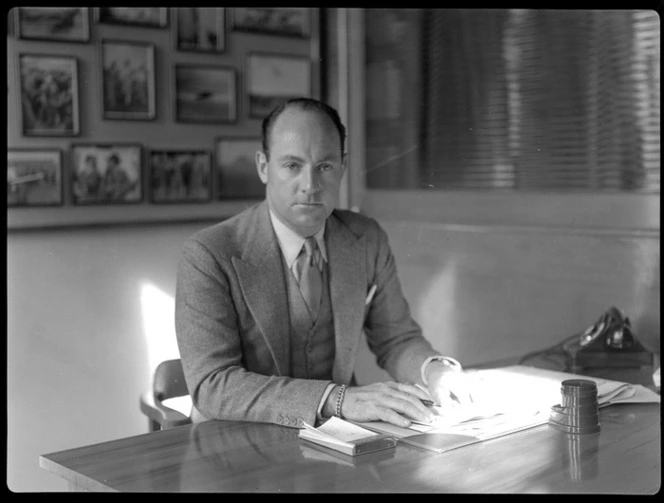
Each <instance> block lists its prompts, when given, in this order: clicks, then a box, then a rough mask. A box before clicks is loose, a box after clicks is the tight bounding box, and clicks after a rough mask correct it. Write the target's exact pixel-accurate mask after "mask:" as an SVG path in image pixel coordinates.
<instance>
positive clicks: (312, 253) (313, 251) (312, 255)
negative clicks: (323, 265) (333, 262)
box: [304, 237, 320, 270]
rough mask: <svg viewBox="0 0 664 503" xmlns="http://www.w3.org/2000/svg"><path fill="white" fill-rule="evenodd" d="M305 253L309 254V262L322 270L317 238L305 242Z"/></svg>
mask: <svg viewBox="0 0 664 503" xmlns="http://www.w3.org/2000/svg"><path fill="white" fill-rule="evenodd" d="M304 252H305V253H306V254H307V262H308V263H309V264H310V265H312V266H313V265H316V267H318V269H319V270H320V260H319V257H320V250H319V249H318V243H317V242H316V238H314V237H310V238H306V239H305V240H304Z"/></svg>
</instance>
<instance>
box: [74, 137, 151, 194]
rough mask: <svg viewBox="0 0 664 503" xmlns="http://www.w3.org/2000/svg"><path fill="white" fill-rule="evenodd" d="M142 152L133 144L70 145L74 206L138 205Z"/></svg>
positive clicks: (140, 186)
mask: <svg viewBox="0 0 664 503" xmlns="http://www.w3.org/2000/svg"><path fill="white" fill-rule="evenodd" d="M142 152H143V150H142V147H141V145H140V144H137V143H116V144H111V143H109V144H83V143H78V144H72V146H71V164H72V169H71V173H72V176H71V184H72V187H71V192H72V196H73V201H74V204H109V203H119V204H127V203H140V202H141V201H142V200H143V183H142V176H141V175H142V166H143V162H142V161H143V159H142Z"/></svg>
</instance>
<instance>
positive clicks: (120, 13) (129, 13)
mask: <svg viewBox="0 0 664 503" xmlns="http://www.w3.org/2000/svg"><path fill="white" fill-rule="evenodd" d="M8 23H9V26H8V36H7V57H8V62H7V63H8V65H7V68H8V72H7V87H8V98H7V105H8V110H7V112H8V134H7V141H8V153H7V159H8V167H7V170H8V174H7V196H8V197H7V206H8V210H7V214H8V229H9V230H12V229H20V228H39V227H54V226H55V227H59V226H65V227H66V226H78V225H90V224H95V223H104V224H111V223H124V222H141V221H145V222H155V221H194V220H199V219H213V218H220V217H225V216H229V215H231V214H234V213H235V212H237V211H240V210H241V209H242V208H244V207H246V206H248V205H249V204H253V203H254V202H256V201H257V200H260V199H261V198H262V197H263V191H262V185H261V184H260V180H259V179H258V177H257V175H256V173H255V167H253V166H254V161H253V159H254V153H255V150H256V146H257V145H260V134H261V131H260V123H261V119H262V117H263V116H264V115H265V113H266V111H268V110H269V109H270V108H272V107H273V106H274V104H276V103H278V102H279V101H280V100H285V99H287V98H290V97H292V96H295V95H297V96H301V95H308V96H312V97H315V98H319V97H320V89H321V77H320V71H321V65H320V36H319V32H320V19H319V9H317V8H288V9H286V8H213V7H191V8H166V7H149V8H147V7H146V8H138V7H137V8H116V7H108V8H106V7H102V8H95V7H69V8H65V7H48V8H47V7H17V8H13V9H12V10H11V11H10V12H9V17H8ZM275 68H281V69H287V70H288V71H286V72H282V76H281V77H279V78H276V77H274V76H271V75H274V69H275Z"/></svg>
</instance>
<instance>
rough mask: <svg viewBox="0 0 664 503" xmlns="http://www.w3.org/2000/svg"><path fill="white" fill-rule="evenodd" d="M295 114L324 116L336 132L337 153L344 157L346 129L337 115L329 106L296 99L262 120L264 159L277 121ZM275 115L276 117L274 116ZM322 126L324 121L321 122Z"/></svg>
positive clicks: (311, 100)
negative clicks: (337, 141) (309, 113)
mask: <svg viewBox="0 0 664 503" xmlns="http://www.w3.org/2000/svg"><path fill="white" fill-rule="evenodd" d="M296 112H311V113H314V114H316V115H318V116H324V117H326V118H327V119H328V121H329V124H331V126H333V129H334V130H335V131H336V132H337V135H338V138H339V147H340V148H339V151H340V152H339V153H340V155H341V157H342V158H343V156H344V150H345V149H344V147H345V141H346V128H345V127H344V125H343V123H342V122H341V118H340V117H339V113H338V112H337V111H336V110H335V109H334V108H333V107H331V106H329V105H327V104H326V103H324V102H322V101H317V100H313V99H296V100H292V101H287V102H285V103H283V104H282V105H280V106H278V107H277V108H275V109H274V110H273V111H272V112H271V113H270V114H269V115H268V116H267V117H266V118H265V119H264V120H263V128H262V129H263V139H262V142H263V150H264V154H265V155H266V157H269V150H270V148H269V147H270V143H271V135H272V132H273V130H274V129H275V127H276V126H277V124H278V122H279V119H280V118H281V117H282V116H284V117H288V115H289V114H290V115H291V116H293V115H296ZM275 114H276V115H275ZM322 123H323V124H324V123H325V121H323V122H322Z"/></svg>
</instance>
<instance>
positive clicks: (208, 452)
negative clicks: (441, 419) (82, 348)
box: [39, 404, 661, 494]
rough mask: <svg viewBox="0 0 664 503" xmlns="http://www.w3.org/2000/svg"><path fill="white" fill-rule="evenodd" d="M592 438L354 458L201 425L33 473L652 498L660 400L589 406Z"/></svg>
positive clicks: (187, 483)
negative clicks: (593, 414) (593, 412)
mask: <svg viewBox="0 0 664 503" xmlns="http://www.w3.org/2000/svg"><path fill="white" fill-rule="evenodd" d="M600 422H601V427H602V429H601V431H600V432H599V433H596V434H591V435H569V434H566V433H562V432H560V431H558V430H556V429H554V428H552V427H550V426H548V425H542V426H538V427H535V428H532V429H529V430H525V431H521V432H518V433H515V434H513V435H509V436H506V437H502V438H497V439H493V440H489V441H486V442H481V443H478V444H474V445H470V446H466V447H463V448H460V449H457V450H454V451H450V452H446V453H443V454H436V453H432V452H428V451H423V450H420V449H418V448H415V447H410V446H407V445H401V444H400V445H398V446H397V448H396V449H391V450H386V451H382V452H377V453H371V454H364V455H361V456H357V457H355V458H352V457H348V456H344V455H342V454H338V453H335V452H333V451H329V450H326V449H323V448H322V447H314V446H313V445H312V444H309V443H307V442H304V441H301V440H299V439H298V437H297V433H298V430H296V429H292V428H286V427H281V426H277V425H271V424H257V423H244V422H233V421H207V422H204V423H197V424H192V425H187V426H180V427H177V428H173V429H170V430H164V431H159V432H155V433H148V434H144V435H138V436H134V437H129V438H124V439H120V440H114V441H111V442H105V443H101V444H96V445H91V446H86V447H80V448H76V449H70V450H66V451H61V452H56V453H52V454H46V455H43V456H41V457H40V460H39V461H40V466H41V467H42V468H44V469H45V470H48V471H49V472H52V473H54V474H57V475H59V476H61V477H63V478H65V479H67V480H68V481H69V482H70V486H71V487H72V488H76V489H84V490H91V491H131V492H142V491H155V492H171V491H175V492H177V491H191V492H205V491H218V492H452V493H604V494H615V493H618V494H644V493H645V494H652V493H656V492H657V491H659V488H660V483H661V445H660V405H659V404H620V405H612V406H609V407H607V408H603V409H601V410H600Z"/></svg>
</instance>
